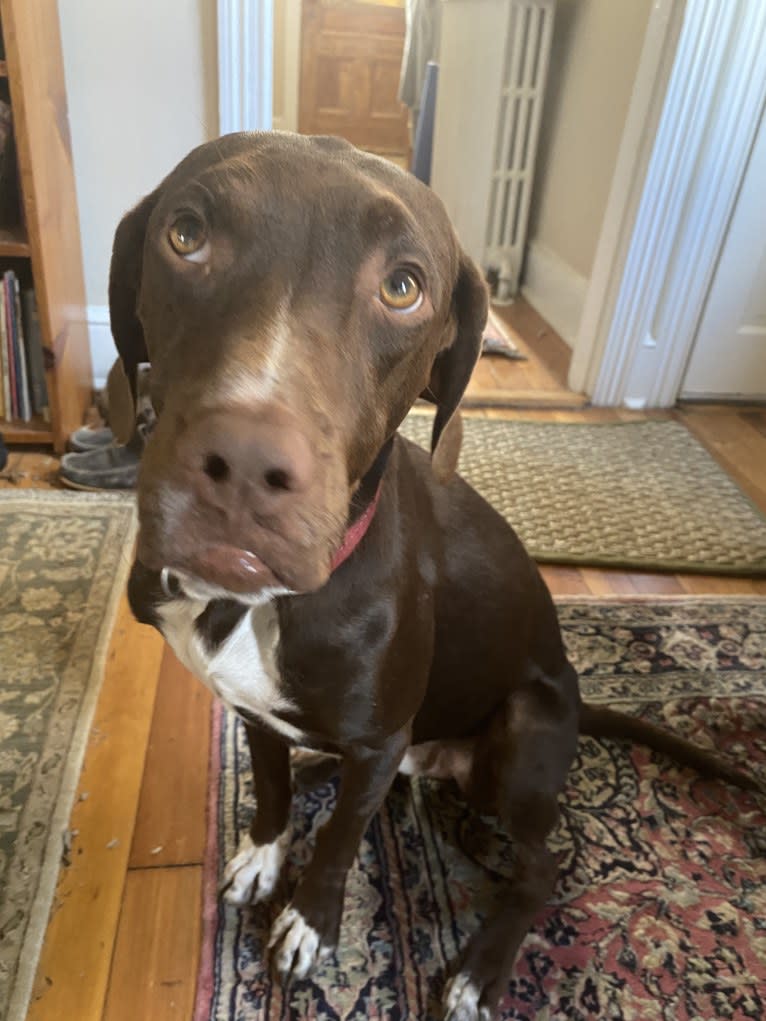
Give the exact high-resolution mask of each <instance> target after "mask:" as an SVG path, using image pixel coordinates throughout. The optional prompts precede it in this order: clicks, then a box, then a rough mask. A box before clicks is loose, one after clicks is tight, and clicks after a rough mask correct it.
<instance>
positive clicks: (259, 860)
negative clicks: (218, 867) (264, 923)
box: [221, 830, 290, 907]
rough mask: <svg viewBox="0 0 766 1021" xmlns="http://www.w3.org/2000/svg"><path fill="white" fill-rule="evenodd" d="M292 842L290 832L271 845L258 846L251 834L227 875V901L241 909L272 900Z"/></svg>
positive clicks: (245, 839) (224, 876) (225, 882)
mask: <svg viewBox="0 0 766 1021" xmlns="http://www.w3.org/2000/svg"><path fill="white" fill-rule="evenodd" d="M289 841H290V833H289V831H288V830H285V832H284V833H282V834H281V836H279V837H277V839H276V840H274V841H272V843H270V844H254V843H253V841H252V839H251V837H250V835H249V834H248V835H247V836H246V837H244V838H243V840H242V842H241V843H240V845H239V850H238V851H237V853H236V855H235V856H234V857H233V858H232V859H231V861H230V862H229V864H228V865H227V866H226V870H225V871H224V874H223V883H222V884H221V889H222V891H223V897H224V900H227V901H228V902H229V903H230V904H237V905H238V906H240V907H241V906H244V905H245V904H257V903H258V901H261V900H266V898H267V897H270V896H271V894H272V893H273V892H274V887H275V886H276V885H277V880H278V879H279V873H280V870H281V868H282V863H283V862H284V860H285V855H286V854H287V845H288V843H289Z"/></svg>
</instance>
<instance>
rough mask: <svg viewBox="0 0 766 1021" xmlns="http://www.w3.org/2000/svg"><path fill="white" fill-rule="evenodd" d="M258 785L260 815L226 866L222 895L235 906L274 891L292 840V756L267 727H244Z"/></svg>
mask: <svg viewBox="0 0 766 1021" xmlns="http://www.w3.org/2000/svg"><path fill="white" fill-rule="evenodd" d="M245 731H246V733H247V743H248V745H249V748H250V760H251V762H252V767H253V783H254V786H255V802H256V806H255V815H254V816H253V820H252V822H251V824H250V831H249V833H248V834H247V836H245V837H244V838H243V840H242V842H241V843H240V845H239V850H238V851H237V854H236V855H235V856H234V857H233V858H232V860H231V861H230V862H229V864H228V865H227V866H226V871H225V872H224V876H223V884H222V891H223V895H224V898H225V899H226V900H228V901H229V902H230V903H231V904H237V905H244V904H255V903H257V902H258V901H261V900H266V898H267V897H270V896H271V894H272V893H273V891H274V887H275V886H276V884H277V880H278V879H279V873H280V870H281V868H282V863H283V862H284V859H285V855H286V853H287V845H288V843H289V840H290V828H289V820H290V800H291V796H292V786H291V779H290V752H289V749H288V747H287V745H286V744H285V743H284V741H282V740H281V739H280V738H279V737H277V736H275V735H274V734H272V733H271V732H270V731H269V730H266V729H265V728H264V727H260V726H258V725H256V724H250V723H246V724H245Z"/></svg>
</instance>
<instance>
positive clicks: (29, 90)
mask: <svg viewBox="0 0 766 1021" xmlns="http://www.w3.org/2000/svg"><path fill="white" fill-rule="evenodd" d="M0 22H2V36H3V41H4V43H5V54H4V56H5V61H4V64H3V62H0V69H2V68H3V67H4V71H5V76H6V78H7V82H8V85H7V87H6V86H3V90H4V91H3V95H4V96H5V94H6V93H7V98H8V102H10V105H11V108H12V110H13V133H14V140H15V143H16V156H17V158H18V163H19V184H20V192H21V195H20V198H21V214H22V215H21V222H22V224H23V225H24V226H22V227H16V228H7V227H6V228H4V229H0V258H4V259H5V260H7V261H10V260H11V259H14V258H16V259H19V258H20V259H28V261H29V264H28V266H18V267H11V268H13V269H14V271H15V272H16V275H17V277H20V280H21V284H22V287H29V286H30V285H31V286H32V287H33V288H34V292H35V297H36V299H37V313H38V320H39V328H40V338H41V341H42V345H43V349H48V350H49V351H55V353H56V358H55V363H54V364H53V365H51V366H48V367H47V371H46V383H47V387H48V399H49V403H50V423H46V422H42V421H36V422H33V423H24V422H11V423H3V422H0V432H2V433H3V435H4V436H5V439H6V440H7V441H8V442H11V443H40V444H44V443H48V444H52V445H53V447H54V448H55V449H56V450H57V451H59V452H62V451H63V450H64V449H65V447H66V441H67V437H68V436H69V434H70V433H72V432H74V430H75V429H77V428H79V426H81V425H82V423H83V419H84V416H85V412H86V410H87V408H88V407H89V405H90V404H91V401H92V385H93V384H92V381H93V372H92V368H91V364H90V348H89V345H88V331H87V322H86V314H85V284H84V281H83V271H82V259H81V254H80V235H79V224H78V218H77V201H76V196H75V185H74V171H73V167H72V151H71V147H70V141H69V129H68V121H69V118H68V114H67V105H66V88H65V83H64V67H63V62H62V58H61V35H60V31H59V19H58V0H33V2H30V0H0ZM0 73H2V71H0ZM4 268H9V267H0V269H4Z"/></svg>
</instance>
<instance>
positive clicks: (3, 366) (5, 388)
mask: <svg viewBox="0 0 766 1021" xmlns="http://www.w3.org/2000/svg"><path fill="white" fill-rule="evenodd" d="M0 371H1V372H2V392H3V418H13V408H12V407H11V377H10V368H9V366H8V342H7V339H6V336H5V289H4V287H2V286H0Z"/></svg>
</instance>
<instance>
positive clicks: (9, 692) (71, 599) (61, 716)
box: [0, 490, 135, 1021]
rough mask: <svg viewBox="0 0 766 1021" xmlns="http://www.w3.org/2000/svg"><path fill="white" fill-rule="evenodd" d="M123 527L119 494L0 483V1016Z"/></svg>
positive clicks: (124, 569) (92, 683) (30, 962)
mask: <svg viewBox="0 0 766 1021" xmlns="http://www.w3.org/2000/svg"><path fill="white" fill-rule="evenodd" d="M134 532H135V510H134V503H133V500H132V499H129V498H126V497H124V496H115V495H114V494H105V495H101V494H96V495H90V494H73V493H72V494H70V493H55V492H53V493H49V492H35V491H31V490H25V491H20V492H11V491H4V492H0V1021H18V1019H20V1018H23V1017H24V1016H25V1014H26V1007H27V1002H28V998H29V994H30V990H31V986H32V981H33V979H34V973H35V966H36V963H37V958H38V956H39V950H40V945H41V943H42V938H43V936H44V933H45V926H46V923H47V920H48V912H49V910H50V905H51V901H52V898H53V893H54V890H55V885H56V878H57V875H58V869H59V863H60V861H61V856H62V850H63V844H62V838H63V834H64V831H65V829H66V826H67V822H68V820H69V813H70V809H71V806H72V799H73V797H74V791H75V785H76V783H77V779H78V776H79V773H80V767H81V765H82V759H83V754H84V751H85V744H86V740H87V735H88V729H89V726H90V721H91V718H92V716H93V710H94V708H95V705H96V699H97V697H98V692H99V687H100V684H101V678H102V674H103V668H104V663H105V660H106V653H107V646H108V641H109V635H110V632H111V628H112V624H113V622H114V617H115V613H116V610H117V605H118V601H119V597H120V595H121V593H122V591H123V590H124V587H125V581H126V578H127V573H128V570H129V568H130V562H131V557H130V554H131V547H132V542H133V536H134Z"/></svg>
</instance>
